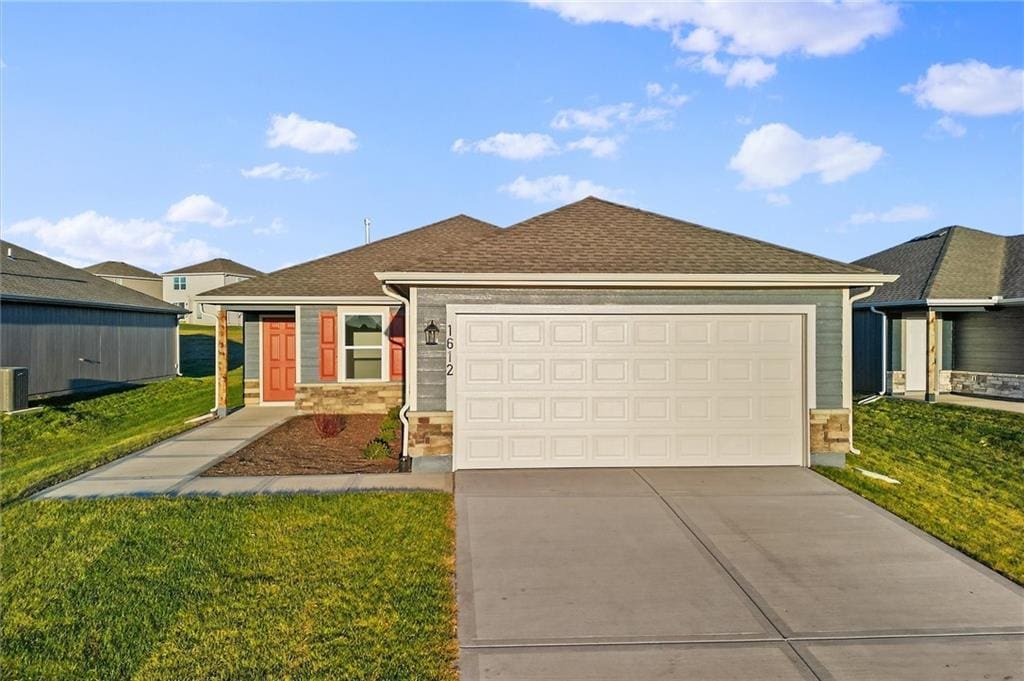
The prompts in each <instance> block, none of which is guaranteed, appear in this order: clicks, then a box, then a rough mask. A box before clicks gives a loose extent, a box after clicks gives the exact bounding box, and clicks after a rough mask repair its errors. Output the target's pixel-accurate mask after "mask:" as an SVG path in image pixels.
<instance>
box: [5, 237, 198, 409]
mask: <svg viewBox="0 0 1024 681" xmlns="http://www.w3.org/2000/svg"><path fill="white" fill-rule="evenodd" d="M0 246H2V255H0V326H2V330H0V365H2V366H5V367H11V366H18V367H28V370H29V390H28V392H29V396H30V397H33V398H35V397H43V396H47V395H58V394H66V393H74V392H79V391H86V390H94V389H97V388H105V387H109V386H111V385H116V384H125V383H137V382H143V381H152V380H156V379H160V378H167V377H170V376H174V375H175V374H176V373H177V372H178V315H179V314H180V313H181V310H180V309H178V308H177V307H175V306H173V305H170V304H168V303H165V302H163V301H161V300H158V299H156V298H152V297H150V296H147V295H145V294H142V293H139V292H138V291H134V290H132V289H130V288H126V287H124V286H118V285H117V284H114V283H112V282H110V281H107V280H105V279H101V278H100V277H97V276H95V275H93V274H90V273H88V272H86V271H84V270H80V269H76V268H74V267H69V266H68V265H65V264H63V263H60V262H57V261H56V260H51V259H49V258H46V257H44V256H42V255H39V254H38V253H33V252H32V251H30V250H28V249H25V248H21V247H20V246H16V245H14V244H12V243H9V242H6V241H4V242H0Z"/></svg>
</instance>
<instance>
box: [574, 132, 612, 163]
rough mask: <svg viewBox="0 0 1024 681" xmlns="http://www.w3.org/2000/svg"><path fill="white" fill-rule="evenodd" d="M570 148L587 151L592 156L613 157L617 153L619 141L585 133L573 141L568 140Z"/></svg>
mask: <svg viewBox="0 0 1024 681" xmlns="http://www.w3.org/2000/svg"><path fill="white" fill-rule="evenodd" d="M567 148H568V149H570V150H577V149H582V150H584V151H589V152H590V155H591V156H593V157H594V158H614V157H615V156H617V155H618V154H619V141H618V140H617V139H615V138H613V137H594V136H593V135H587V136H586V137H581V138H580V139H578V140H576V141H575V142H569V144H568V145H567Z"/></svg>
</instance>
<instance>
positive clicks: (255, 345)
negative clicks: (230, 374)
mask: <svg viewBox="0 0 1024 681" xmlns="http://www.w3.org/2000/svg"><path fill="white" fill-rule="evenodd" d="M243 315H244V320H243V328H242V344H243V345H244V347H245V369H244V370H243V373H244V374H245V378H249V379H252V378H259V377H260V316H259V314H258V313H256V312H245V313H243Z"/></svg>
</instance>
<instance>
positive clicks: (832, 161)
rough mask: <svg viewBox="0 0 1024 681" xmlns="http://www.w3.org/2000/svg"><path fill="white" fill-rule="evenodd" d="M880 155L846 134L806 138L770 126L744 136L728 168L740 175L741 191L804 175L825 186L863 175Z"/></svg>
mask: <svg viewBox="0 0 1024 681" xmlns="http://www.w3.org/2000/svg"><path fill="white" fill-rule="evenodd" d="M883 153H884V150H883V149H882V147H879V146H876V145H874V144H869V143H867V142H861V141H860V140H858V139H856V138H854V137H851V136H850V135H847V134H843V133H840V134H838V135H835V136H833V137H818V138H816V139H809V138H806V137H804V136H802V135H801V134H800V133H798V132H797V131H795V130H793V129H792V128H790V127H789V126H787V125H784V124H782V123H770V124H768V125H763V126H761V127H760V128H757V129H756V130H753V131H751V132H749V133H747V136H746V137H745V138H744V139H743V144H741V145H740V149H739V151H738V152H736V155H735V156H733V157H732V159H730V161H729V168H731V169H732V170H735V171H737V172H739V173H740V174H741V175H743V184H742V185H741V186H742V187H743V188H744V189H772V188H775V187H785V186H786V185H789V184H792V183H794V182H796V181H797V180H799V179H800V178H801V177H803V176H804V175H808V174H816V175H818V178H819V179H820V181H821V182H824V183H826V184H829V183H832V182H839V181H842V180H845V179H847V178H848V177H850V176H852V175H856V174H858V173H863V172H865V171H866V170H868V169H870V168H871V167H872V166H873V165H875V163H877V162H878V160H879V159H880V158H881V157H882V154H883Z"/></svg>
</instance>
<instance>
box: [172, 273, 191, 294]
mask: <svg viewBox="0 0 1024 681" xmlns="http://www.w3.org/2000/svg"><path fill="white" fill-rule="evenodd" d="M179 279H180V280H181V286H178V280H179ZM171 289H173V290H175V291H187V290H188V278H187V277H185V275H183V274H176V275H174V277H173V278H172V279H171Z"/></svg>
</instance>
